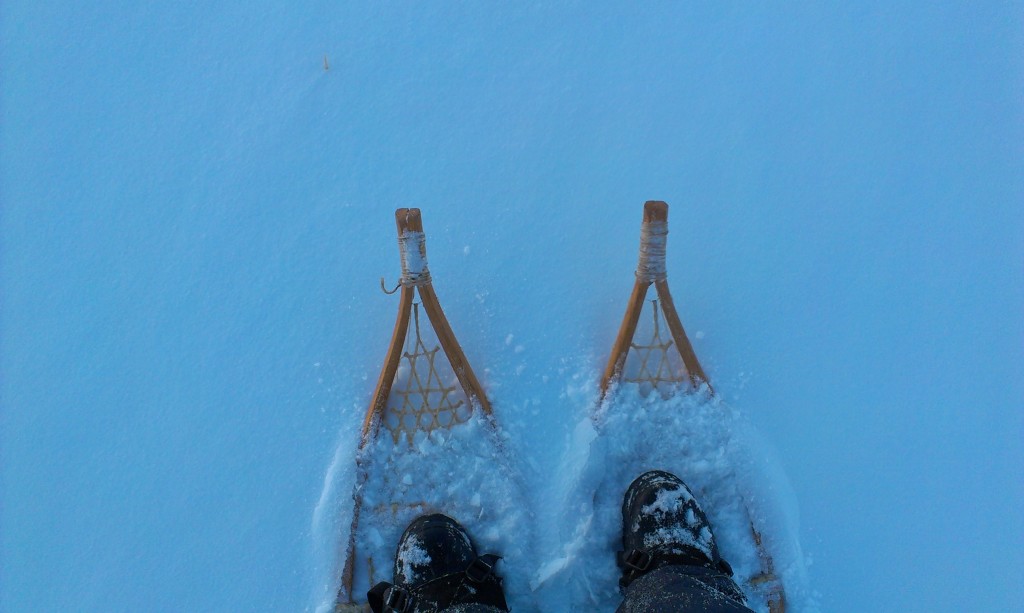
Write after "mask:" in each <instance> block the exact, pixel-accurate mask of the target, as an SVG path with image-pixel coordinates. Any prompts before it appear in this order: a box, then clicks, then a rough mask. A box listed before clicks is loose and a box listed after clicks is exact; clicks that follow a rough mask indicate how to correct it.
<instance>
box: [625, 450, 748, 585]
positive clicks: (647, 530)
mask: <svg viewBox="0 0 1024 613" xmlns="http://www.w3.org/2000/svg"><path fill="white" fill-rule="evenodd" d="M622 548H623V551H621V552H619V557H618V563H619V567H620V568H621V569H622V578H621V579H620V580H619V585H620V586H622V587H623V588H625V587H626V586H628V585H629V584H630V583H632V582H633V581H634V580H635V579H636V578H637V577H640V576H641V575H644V574H646V573H648V572H650V571H652V570H654V569H656V568H661V567H662V566H669V565H684V566H703V567H707V568H712V569H715V570H717V571H720V572H722V573H724V574H726V575H728V576H730V577H731V576H732V568H731V567H730V566H729V564H728V563H726V561H725V560H723V559H722V557H721V555H720V554H719V553H718V545H717V543H715V536H714V534H712V532H711V525H710V524H709V523H708V518H707V516H706V515H704V511H703V510H702V509H701V508H700V505H699V504H697V500H696V499H695V498H694V497H693V493H692V492H690V488H688V487H686V484H685V483H683V481H682V480H681V479H680V478H679V477H677V476H675V475H673V474H672V473H668V472H665V471H663V470H652V471H650V472H646V473H644V474H642V475H640V476H639V477H637V478H636V479H635V480H634V481H633V483H632V484H630V486H629V489H627V490H626V495H625V497H624V498H623V502H622Z"/></svg>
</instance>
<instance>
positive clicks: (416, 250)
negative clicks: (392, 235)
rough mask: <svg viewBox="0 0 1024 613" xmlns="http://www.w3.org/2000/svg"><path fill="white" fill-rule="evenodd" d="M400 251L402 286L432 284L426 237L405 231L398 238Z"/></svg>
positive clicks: (418, 233) (420, 233) (419, 233)
mask: <svg viewBox="0 0 1024 613" xmlns="http://www.w3.org/2000/svg"><path fill="white" fill-rule="evenodd" d="M398 251H399V253H400V254H401V256H402V285H405V286H410V285H411V286H420V285H426V284H427V283H430V270H429V269H428V268H427V237H426V235H424V234H423V233H422V232H412V231H408V230H407V231H405V232H404V233H403V234H402V235H401V236H399V237H398Z"/></svg>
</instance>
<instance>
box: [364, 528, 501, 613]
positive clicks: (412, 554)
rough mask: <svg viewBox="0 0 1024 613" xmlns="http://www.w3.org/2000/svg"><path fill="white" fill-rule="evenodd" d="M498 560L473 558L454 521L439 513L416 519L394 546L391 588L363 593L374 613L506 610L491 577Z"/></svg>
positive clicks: (496, 582)
mask: <svg viewBox="0 0 1024 613" xmlns="http://www.w3.org/2000/svg"><path fill="white" fill-rule="evenodd" d="M499 559H501V558H500V557H499V556H496V555H494V554H484V555H482V556H478V555H477V554H476V548H475V547H474V546H473V541H472V540H470V538H469V534H468V533H467V532H466V530H465V528H463V527H462V526H461V525H460V524H459V522H457V521H455V520H454V519H452V518H450V517H448V516H446V515H441V514H440V513H435V514H433V515H424V516H421V517H418V518H416V519H415V520H414V521H413V522H412V523H411V524H409V527H408V528H406V529H405V533H403V534H402V538H401V539H400V540H399V542H398V552H397V553H396V554H395V574H394V583H387V582H381V583H378V584H377V585H375V586H374V587H373V589H371V590H370V591H369V592H368V593H367V599H368V601H369V603H370V608H371V609H372V610H373V611H374V613H385V612H391V611H394V612H396V613H439V612H441V611H445V610H457V611H476V610H480V611H493V610H498V611H508V605H507V604H506V603H505V594H504V592H503V590H502V588H501V578H500V577H498V576H497V575H496V574H495V573H494V565H495V564H497V562H498V560H499ZM488 607H494V608H493V609H492V608H488Z"/></svg>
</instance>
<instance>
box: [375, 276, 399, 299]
mask: <svg viewBox="0 0 1024 613" xmlns="http://www.w3.org/2000/svg"><path fill="white" fill-rule="evenodd" d="M400 287H402V282H401V281H399V282H398V283H396V284H395V289H393V290H391V291H390V292H389V291H388V288H386V287H384V277H381V278H380V289H381V291H382V292H384V293H385V294H387V295H388V296H390V295H391V294H394V293H395V292H397V291H398V288H400Z"/></svg>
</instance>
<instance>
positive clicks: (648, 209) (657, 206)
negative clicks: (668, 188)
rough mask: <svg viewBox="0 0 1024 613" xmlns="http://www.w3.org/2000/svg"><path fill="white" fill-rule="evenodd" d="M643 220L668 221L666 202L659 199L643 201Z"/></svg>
mask: <svg viewBox="0 0 1024 613" xmlns="http://www.w3.org/2000/svg"><path fill="white" fill-rule="evenodd" d="M644 221H668V203H666V202H662V201H661V200H648V201H647V202H645V203H644Z"/></svg>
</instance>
